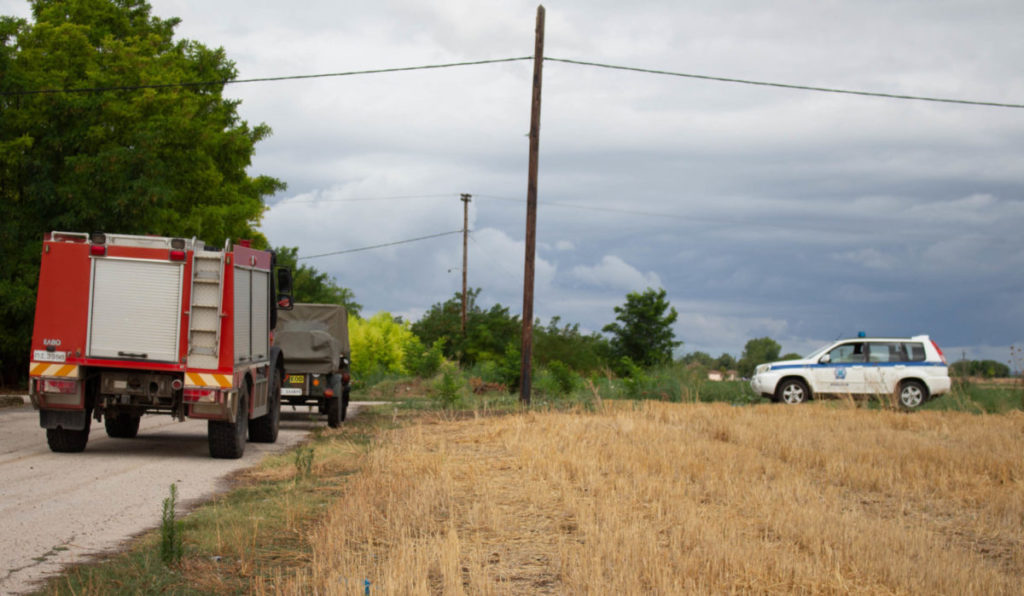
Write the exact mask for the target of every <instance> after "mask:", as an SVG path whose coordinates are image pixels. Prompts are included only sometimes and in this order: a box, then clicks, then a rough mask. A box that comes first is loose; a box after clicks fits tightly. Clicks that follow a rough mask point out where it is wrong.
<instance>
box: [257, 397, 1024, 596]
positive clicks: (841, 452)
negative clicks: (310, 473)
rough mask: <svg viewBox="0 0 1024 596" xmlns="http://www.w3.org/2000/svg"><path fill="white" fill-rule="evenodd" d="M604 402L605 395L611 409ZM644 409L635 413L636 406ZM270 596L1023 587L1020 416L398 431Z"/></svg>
mask: <svg viewBox="0 0 1024 596" xmlns="http://www.w3.org/2000/svg"><path fill="white" fill-rule="evenodd" d="M608 403H610V402H606V404H608ZM626 405H627V406H629V404H626ZM364 457H366V458H367V460H366V461H365V462H363V463H364V465H363V466H362V471H361V472H360V473H358V474H355V475H353V476H349V477H348V482H347V483H346V484H345V488H344V494H343V495H342V497H341V498H340V499H339V500H338V501H337V502H336V503H335V504H334V505H332V507H331V510H330V512H329V513H328V515H327V516H326V518H325V519H324V521H323V522H322V523H321V524H319V525H317V526H316V527H315V528H314V529H313V530H311V531H310V532H309V533H308V540H309V542H310V544H311V545H312V556H311V557H310V558H309V559H308V561H307V562H306V563H305V564H303V565H300V566H299V567H297V568H292V569H287V568H284V569H281V568H278V569H280V571H277V572H273V573H272V574H271V576H270V577H266V578H265V579H263V580H258V581H257V583H256V584H255V585H253V586H251V588H252V589H253V591H255V592H257V593H267V594H270V593H287V594H362V593H364V580H369V581H370V582H371V590H372V591H371V593H373V594H439V593H443V594H460V593H468V594H506V593H514V594H544V593H551V594H556V593H557V594H566V593H570V594H576V593H591V594H611V593H618V594H640V593H655V594H674V593H727V592H744V593H749V592H763V593H779V592H784V593H793V592H797V593H801V592H802V593H844V594H845V593H868V594H879V593H881V594H888V593H895V594H965V593H974V594H1020V593H1021V585H1022V584H1024V414H1020V413H1012V414H1009V415H1005V416H972V415H965V414H952V413H937V412H917V413H914V414H912V415H907V414H902V413H898V412H888V411H865V410H861V409H850V408H844V407H843V406H842V404H838V405H837V404H834V403H833V404H830V405H825V404H804V405H802V406H799V407H778V406H762V407H756V408H749V407H745V408H738V407H729V406H726V405H700V404H697V405H691V404H686V405H683V404H665V403H655V402H647V403H645V404H643V405H642V406H638V407H637V408H635V409H633V408H631V407H625V408H623V407H613V406H608V405H606V406H605V407H604V408H602V411H601V412H598V413H528V414H524V415H521V416H506V417H494V418H479V419H471V420H458V421H453V420H441V419H437V420H435V421H433V422H427V423H423V424H417V425H415V426H413V427H410V428H405V429H399V430H395V431H389V432H388V433H387V434H386V435H384V436H383V437H382V438H381V440H380V443H379V444H378V445H377V446H376V447H375V448H374V449H372V450H370V451H369V453H368V454H367V455H365V456H364Z"/></svg>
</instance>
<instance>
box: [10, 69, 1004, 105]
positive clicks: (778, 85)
mask: <svg viewBox="0 0 1024 596" xmlns="http://www.w3.org/2000/svg"><path fill="white" fill-rule="evenodd" d="M524 60H533V57H532V56H519V57H515V58H496V59H492V60H474V61H467V62H449V63H444V64H425V65H420V66H402V67H395V68H376V69H368V70H351V71H347V72H331V73H319V74H307V75H285V76H278V77H258V78H250V79H224V80H219V81H192V82H181V83H154V84H143V85H119V86H113V87H82V88H77V89H30V90H20V91H0V97H7V96H19V95H47V94H57V93H100V92H104V91H137V90H142V89H173V88H184V87H208V86H214V85H234V84H240V83H266V82H279V81H296V80H304V79H323V78H332V77H349V76H357V75H369V74H384V73H393V72H411V71H417V70H436V69H442V68H455V67H459V66H479V65H484V64H500V63H505V62H522V61H524ZM544 60H545V61H551V62H562V63H565V64H576V65H578V66H591V67H596V68H607V69H612V70H624V71H629V72H638V73H645V74H654V75H663V76H673V77H684V78H690V79H699V80H704V81H718V82H722V83H738V84H742V85H757V86H760V87H775V88H779V89H794V90H798V91H816V92H819V93H838V94H844V95H858V96H861V97H879V98H885V99H902V100H911V101H930V102H937V103H951V104H959V105H971V106H986V107H996V108H1014V109H1021V108H1024V104H1019V103H1001V102H994V101H975V100H967V99H953V98H943V97H927V96H921V95H901V94H896V93H881V92H877V91H857V90H853V89H837V88H830V87H815V86H811V85H796V84H792V83H774V82H770V81H754V80H749V79H737V78H732V77H720V76H713V75H699V74H692V73H684V72H674V71H668V70H658V69H653V68H640V67H635V66H621V65H615V64H603V63H600V62H589V61H586V60H573V59H569V58H551V57H547V56H545V57H544Z"/></svg>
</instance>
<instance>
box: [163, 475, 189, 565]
mask: <svg viewBox="0 0 1024 596" xmlns="http://www.w3.org/2000/svg"><path fill="white" fill-rule="evenodd" d="M177 505H178V486H177V485H175V484H171V496H170V497H168V498H166V499H164V505H163V512H162V513H161V515H160V560H161V561H163V562H164V564H165V565H173V564H175V563H177V562H179V561H181V556H182V554H184V548H183V547H182V543H181V522H179V521H176V520H175V519H174V508H175V507H177Z"/></svg>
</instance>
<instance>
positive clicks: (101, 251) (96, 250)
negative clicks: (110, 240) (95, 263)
mask: <svg viewBox="0 0 1024 596" xmlns="http://www.w3.org/2000/svg"><path fill="white" fill-rule="evenodd" d="M89 254H90V255H92V256H94V257H102V256H105V255H106V254H107V247H106V245H104V244H92V245H90V246H89Z"/></svg>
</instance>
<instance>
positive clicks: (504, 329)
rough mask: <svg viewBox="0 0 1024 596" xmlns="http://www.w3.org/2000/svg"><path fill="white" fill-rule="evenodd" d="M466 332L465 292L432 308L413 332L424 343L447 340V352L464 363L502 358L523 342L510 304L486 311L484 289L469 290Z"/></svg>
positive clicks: (519, 327)
mask: <svg viewBox="0 0 1024 596" xmlns="http://www.w3.org/2000/svg"><path fill="white" fill-rule="evenodd" d="M466 294H467V296H466V333H465V335H463V333H462V294H461V293H456V294H455V295H454V296H453V297H452V298H449V299H448V300H447V301H445V302H439V303H436V304H434V305H433V306H431V307H430V310H428V311H427V312H426V313H425V314H424V315H423V316H422V317H420V320H418V321H416V322H415V323H413V325H412V331H413V333H415V334H416V335H417V336H418V337H419V338H420V341H422V342H423V344H424V345H433V344H434V342H436V341H438V340H444V354H445V356H447V357H448V358H451V359H453V360H458V361H459V363H461V364H463V365H473V364H475V363H477V362H481V361H495V362H496V361H499V360H501V359H502V358H503V356H504V354H505V353H506V351H507V349H508V348H509V347H510V346H511V347H516V346H518V345H519V343H520V339H519V338H520V332H521V323H520V319H519V317H518V316H516V315H513V314H511V313H510V312H509V309H508V307H505V306H502V305H500V304H495V305H494V306H492V307H491V308H489V309H487V310H484V309H483V308H481V307H480V306H479V305H478V304H477V298H478V297H479V296H480V288H473V289H470V290H468V291H467V292H466Z"/></svg>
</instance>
